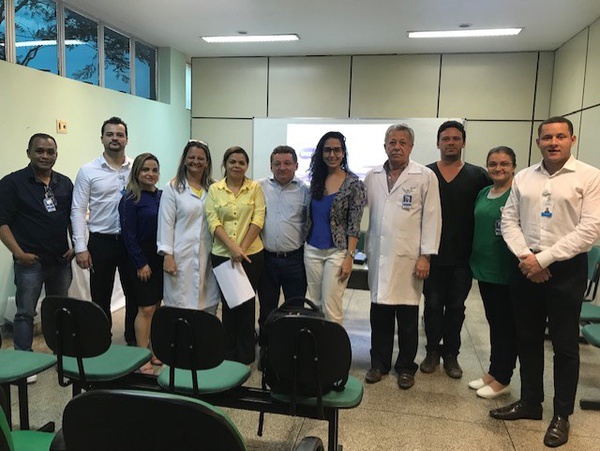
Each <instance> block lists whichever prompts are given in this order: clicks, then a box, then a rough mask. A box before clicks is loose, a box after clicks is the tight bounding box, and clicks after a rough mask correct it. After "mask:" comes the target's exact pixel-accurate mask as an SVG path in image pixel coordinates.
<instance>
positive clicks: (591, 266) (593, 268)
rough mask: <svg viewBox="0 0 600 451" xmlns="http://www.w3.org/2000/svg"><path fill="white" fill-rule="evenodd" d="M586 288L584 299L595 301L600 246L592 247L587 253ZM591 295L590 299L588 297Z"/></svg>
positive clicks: (599, 278) (599, 266)
mask: <svg viewBox="0 0 600 451" xmlns="http://www.w3.org/2000/svg"><path fill="white" fill-rule="evenodd" d="M587 257H588V288H587V291H586V293H585V296H586V299H590V300H592V301H593V300H594V299H596V293H597V292H598V283H599V281H600V246H592V248H591V249H590V250H589V251H588V254H587ZM590 294H591V297H590Z"/></svg>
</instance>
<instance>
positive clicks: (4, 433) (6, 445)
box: [0, 386, 15, 451]
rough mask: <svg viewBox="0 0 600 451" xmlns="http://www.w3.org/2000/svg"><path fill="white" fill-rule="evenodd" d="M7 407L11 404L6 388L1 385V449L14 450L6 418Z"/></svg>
mask: <svg viewBox="0 0 600 451" xmlns="http://www.w3.org/2000/svg"><path fill="white" fill-rule="evenodd" d="M7 409H10V406H9V405H8V402H7V399H6V394H5V393H4V389H3V388H2V387H1V386H0V451H12V450H13V449H15V448H14V444H13V441H12V433H11V431H10V426H9V425H8V419H7V418H6V411H7Z"/></svg>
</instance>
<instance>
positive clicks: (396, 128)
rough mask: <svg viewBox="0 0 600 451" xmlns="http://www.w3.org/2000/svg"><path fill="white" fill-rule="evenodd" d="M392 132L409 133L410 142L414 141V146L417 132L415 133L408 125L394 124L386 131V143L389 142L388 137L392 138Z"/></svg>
mask: <svg viewBox="0 0 600 451" xmlns="http://www.w3.org/2000/svg"><path fill="white" fill-rule="evenodd" d="M392 132H408V134H409V135H410V140H411V141H412V144H414V143H415V132H414V131H413V129H412V128H410V127H409V126H408V125H406V124H392V125H390V126H389V127H388V129H387V130H386V131H385V142H387V140H388V137H389V136H390V133H392Z"/></svg>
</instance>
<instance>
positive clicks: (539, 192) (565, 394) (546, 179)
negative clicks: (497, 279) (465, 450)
mask: <svg viewBox="0 0 600 451" xmlns="http://www.w3.org/2000/svg"><path fill="white" fill-rule="evenodd" d="M575 140H576V138H575V135H574V134H573V124H572V123H571V122H570V121H569V120H568V119H565V118H563V117H551V118H550V119H547V120H545V121H544V122H542V124H541V125H540V126H539V128H538V139H537V140H536V142H537V145H538V147H539V149H540V151H541V152H542V162H540V163H537V164H534V165H533V166H530V167H529V168H527V169H524V170H523V171H521V172H519V173H518V174H517V175H516V176H515V178H514V181H513V187H512V191H511V193H510V197H509V198H508V201H507V203H506V206H505V207H504V210H503V214H502V236H503V237H504V240H505V241H506V243H507V244H508V247H509V248H510V250H511V251H512V252H513V253H514V254H515V256H517V257H518V258H519V267H518V270H517V268H515V272H514V277H513V279H512V280H511V296H512V298H513V299H512V300H513V304H514V309H515V315H516V325H517V344H518V349H519V361H520V366H521V370H520V371H521V399H520V400H519V401H517V402H515V403H513V404H510V405H508V406H505V407H501V408H499V409H494V410H491V411H490V415H491V416H492V417H494V418H497V419H500V420H520V419H533V420H541V419H542V402H543V401H544V378H543V374H544V334H545V329H546V325H547V326H548V332H549V334H550V339H551V340H552V347H553V350H554V402H553V407H554V416H553V418H552V421H551V422H550V425H549V426H548V429H547V431H546V435H545V437H544V444H545V445H546V446H549V447H557V446H560V445H562V444H564V443H566V442H567V440H568V438H569V420H568V418H569V415H571V414H572V413H573V410H574V404H575V393H576V391H577V382H578V378H579V342H578V337H579V314H580V311H581V301H582V299H583V296H584V292H585V288H586V279H587V257H586V252H587V251H589V250H590V248H591V247H592V245H593V244H594V243H595V242H596V241H597V240H598V239H599V238H600V170H598V169H597V168H594V167H592V166H589V165H587V164H585V163H582V162H581V161H578V160H576V159H575V157H574V156H572V155H571V147H572V146H573V145H574V144H575Z"/></svg>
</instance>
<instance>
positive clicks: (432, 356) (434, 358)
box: [419, 352, 440, 373]
mask: <svg viewBox="0 0 600 451" xmlns="http://www.w3.org/2000/svg"><path fill="white" fill-rule="evenodd" d="M439 364H440V355H439V354H438V353H437V352H428V353H427V355H426V356H425V360H423V361H422V362H421V366H420V367H419V368H420V369H421V371H422V372H423V373H433V372H434V371H435V370H436V369H437V367H438V366H439Z"/></svg>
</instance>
